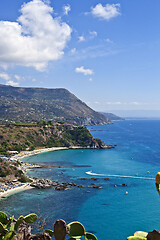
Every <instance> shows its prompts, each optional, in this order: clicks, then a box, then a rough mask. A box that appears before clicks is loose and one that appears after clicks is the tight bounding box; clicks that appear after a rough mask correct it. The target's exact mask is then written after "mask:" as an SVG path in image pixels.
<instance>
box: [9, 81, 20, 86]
mask: <svg viewBox="0 0 160 240" xmlns="http://www.w3.org/2000/svg"><path fill="white" fill-rule="evenodd" d="M6 85H10V86H13V87H18V86H19V83H18V82H14V81H12V80H9V81H7V82H6Z"/></svg>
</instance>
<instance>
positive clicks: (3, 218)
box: [0, 211, 8, 224]
mask: <svg viewBox="0 0 160 240" xmlns="http://www.w3.org/2000/svg"><path fill="white" fill-rule="evenodd" d="M7 220H8V216H7V214H6V213H4V212H1V211H0V222H1V223H3V224H6V223H7Z"/></svg>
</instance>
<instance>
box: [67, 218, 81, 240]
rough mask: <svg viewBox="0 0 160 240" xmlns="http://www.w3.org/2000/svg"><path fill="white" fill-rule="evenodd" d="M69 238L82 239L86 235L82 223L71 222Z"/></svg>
mask: <svg viewBox="0 0 160 240" xmlns="http://www.w3.org/2000/svg"><path fill="white" fill-rule="evenodd" d="M68 228H69V233H68V234H69V236H71V237H72V238H76V239H80V238H81V237H82V236H83V235H84V234H85V228H84V226H83V225H82V224H81V223H80V222H71V223H69V224H68Z"/></svg>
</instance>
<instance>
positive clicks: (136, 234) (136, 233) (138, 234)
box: [134, 231, 148, 238]
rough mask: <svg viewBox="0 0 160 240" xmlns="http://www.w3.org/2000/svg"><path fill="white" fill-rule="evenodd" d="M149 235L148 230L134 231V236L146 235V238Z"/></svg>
mask: <svg viewBox="0 0 160 240" xmlns="http://www.w3.org/2000/svg"><path fill="white" fill-rule="evenodd" d="M147 235H148V233H147V232H142V231H137V232H135V233H134V236H136V237H144V238H146V237H147Z"/></svg>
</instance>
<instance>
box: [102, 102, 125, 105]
mask: <svg viewBox="0 0 160 240" xmlns="http://www.w3.org/2000/svg"><path fill="white" fill-rule="evenodd" d="M106 104H107V105H122V104H123V103H121V102H106Z"/></svg>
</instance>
